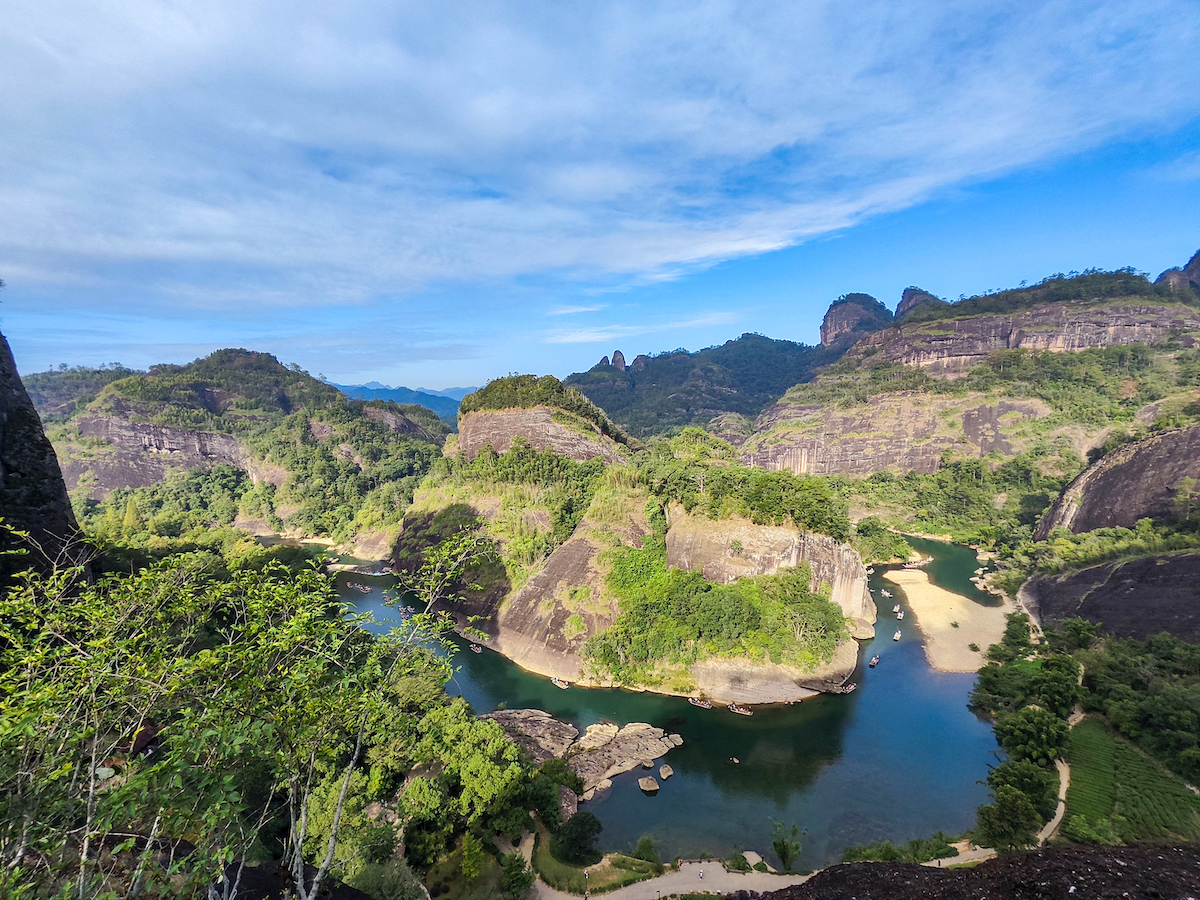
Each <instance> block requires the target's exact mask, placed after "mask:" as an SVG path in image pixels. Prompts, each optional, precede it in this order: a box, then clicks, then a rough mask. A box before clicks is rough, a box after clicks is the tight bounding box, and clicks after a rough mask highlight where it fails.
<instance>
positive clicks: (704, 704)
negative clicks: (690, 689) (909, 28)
mask: <svg viewBox="0 0 1200 900" xmlns="http://www.w3.org/2000/svg"><path fill="white" fill-rule="evenodd" d="M688 703H690V704H692V706H698V707H700V708H701V709H712V701H711V700H699V699H697V698H696V697H688Z"/></svg>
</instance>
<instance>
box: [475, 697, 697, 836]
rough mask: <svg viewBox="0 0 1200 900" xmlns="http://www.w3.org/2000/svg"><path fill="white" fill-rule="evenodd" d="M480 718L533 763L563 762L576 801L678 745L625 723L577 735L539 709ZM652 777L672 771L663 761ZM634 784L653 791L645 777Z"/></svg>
mask: <svg viewBox="0 0 1200 900" xmlns="http://www.w3.org/2000/svg"><path fill="white" fill-rule="evenodd" d="M483 718H485V719H493V720H495V721H496V722H498V723H499V724H500V726H501V727H502V728H503V729H504V731H505V733H507V734H508V736H509V737H510V738H512V740H513V743H515V744H516V745H517V746H518V747H521V748H523V749H525V750H527V751H528V752H529V753H530V754H531V755H532V756H533V758H534V759H535V760H537V761H538V762H539V763H541V762H545V761H546V760H548V759H556V758H565V759H566V760H567V765H569V766H570V767H571V770H572V771H573V772H575V774H576V775H578V776H579V778H580V780H581V781H582V782H583V793H582V794H581V795H580V799H582V800H591V799H592V798H593V797H597V796H602V795H604V794H605V793H607V792H608V791H609V790H610V789H611V788H612V779H613V778H615V777H616V776H618V775H621V774H622V773H624V772H630V771H632V770H634V769H636V768H638V767H639V766H641V767H643V768H646V769H651V768H653V767H654V761H655V760H656V759H659V758H660V757H662V756H665V755H666V754H667V752H668V751H670V750H672V749H674V748H675V747H678V746H680V745H681V744H682V743H683V738H682V737H680V736H679V735H677V734H668V733H667V732H665V731H663V730H662V729H661V728H655V727H654V726H653V725H647V724H646V723H645V722H631V723H630V724H628V725H625V726H624V727H621V726H617V725H614V724H610V723H600V724H597V725H589V726H588V727H587V730H586V731H585V732H584V733H583V736H582V737H580V735H579V729H578V728H576V727H575V726H574V725H571V724H569V723H567V722H561V721H559V720H558V719H556V718H554V717H553V716H551V715H550V714H549V713H547V712H543V711H542V710H540V709H501V710H497V711H496V712H492V713H487V714H486V715H485V716H483ZM658 773H659V777H660V778H662V779H663V780H664V781H665V780H666V779H668V778H670V777H671V776H672V775H674V774H675V771H674V769H672V768H671V767H670V766H668V765H666V764H665V763H664V764H663V765H662V766H660V767H659V770H658ZM638 785H639V786H640V787H641V788H642V790H644V791H647V792H653V791H657V790H658V782H657V781H655V779H654V778H653V777H650V776H647V777H643V778H641V779H639V780H638ZM560 802H561V798H560ZM564 812H566V809H565V808H564ZM571 812H574V810H571Z"/></svg>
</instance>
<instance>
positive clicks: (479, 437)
mask: <svg viewBox="0 0 1200 900" xmlns="http://www.w3.org/2000/svg"><path fill="white" fill-rule="evenodd" d="M556 418H557V419H559V420H560V421H556ZM517 438H520V439H523V440H525V441H526V442H528V443H529V445H530V446H531V447H533V448H534V449H535V450H553V451H554V452H555V453H561V454H562V455H563V456H567V457H570V458H571V459H574V460H578V461H581V462H582V461H585V460H589V459H597V458H599V459H603V460H604V461H605V462H608V463H624V462H625V461H626V457H625V455H624V452H623V448H621V447H620V445H619V444H617V443H616V442H615V441H613V440H612V439H610V438H609V437H607V436H606V435H603V434H601V433H600V432H599V431H597V430H596V429H595V428H594V427H593V426H591V424H590V423H586V422H583V420H581V419H577V418H576V417H573V416H569V415H567V414H565V413H561V412H559V411H557V410H555V409H552V408H551V407H549V406H535V407H533V408H532V409H500V410H479V411H476V412H469V413H466V414H465V415H462V416H461V417H460V418H459V420H458V448H459V452H460V453H464V454H466V457H467V459H473V458H474V457H475V454H476V453H478V452H479V451H480V449H482V448H483V446H484V445H485V444H490V445H491V447H492V449H493V450H495V451H496V452H497V453H506V452H507V451H508V450H509V448H510V447H512V443H513V441H514V440H515V439H517Z"/></svg>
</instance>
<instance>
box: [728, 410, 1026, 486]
mask: <svg viewBox="0 0 1200 900" xmlns="http://www.w3.org/2000/svg"><path fill="white" fill-rule="evenodd" d="M984 400H985V395H982V394H974V395H971V396H968V397H966V398H951V397H944V396H935V395H931V394H924V393H918V392H914V391H898V392H895V393H891V394H882V395H879V396H876V397H872V398H871V399H870V400H869V401H868V402H866V403H864V404H861V405H858V406H853V407H850V408H848V409H839V408H838V407H835V406H825V405H822V406H817V405H811V406H799V405H796V404H792V403H788V402H781V403H777V404H775V406H773V407H771V408H770V409H769V410H767V411H766V412H765V413H763V414H762V415H761V416H760V417H759V419H758V421H757V422H756V423H755V431H754V433H753V434H751V435H750V436H749V437H743V438H741V439H740V440H739V441H737V443H738V445H739V446H740V447H741V450H742V457H741V461H742V463H743V464H744V465H747V466H754V467H757V468H760V469H782V470H786V471H789V472H792V473H794V474H796V475H837V474H843V475H870V474H871V473H873V472H879V471H883V470H885V469H893V470H899V471H901V472H917V473H919V474H929V473H931V472H936V471H937V468H938V465H939V463H940V461H941V457H942V454H943V453H944V452H945V451H946V450H951V449H953V450H954V451H956V453H958V454H960V455H963V456H981V457H982V456H986V455H987V454H989V453H992V452H999V453H1002V454H1005V455H1013V454H1015V453H1017V452H1019V448H1017V447H1016V446H1015V445H1014V444H1013V443H1012V440H1011V438H1010V437H1009V432H1011V431H1012V430H1013V429H1014V428H1015V427H1016V426H1019V425H1020V424H1021V423H1024V422H1027V421H1029V420H1031V419H1037V418H1041V417H1042V416H1045V415H1048V414H1049V411H1050V410H1049V407H1047V406H1046V404H1045V403H1043V402H1041V401H1040V400H1019V401H1018V400H1000V401H998V402H991V403H988V402H981V401H984ZM954 420H957V421H958V422H959V424H960V425H961V427H960V428H953V429H952V428H950V427H948V423H949V422H951V421H954ZM722 436H723V437H728V435H725V434H722Z"/></svg>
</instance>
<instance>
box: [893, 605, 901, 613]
mask: <svg viewBox="0 0 1200 900" xmlns="http://www.w3.org/2000/svg"><path fill="white" fill-rule="evenodd" d="M892 612H900V604H899V603H897V604H896V605H895V606H893V607H892Z"/></svg>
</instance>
